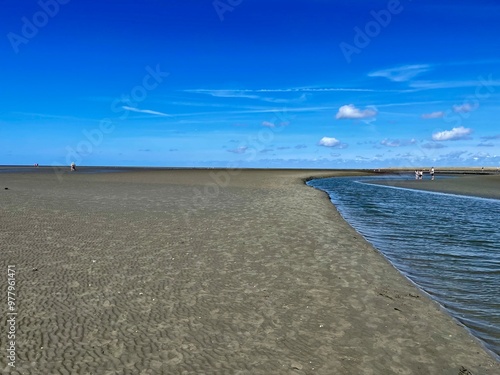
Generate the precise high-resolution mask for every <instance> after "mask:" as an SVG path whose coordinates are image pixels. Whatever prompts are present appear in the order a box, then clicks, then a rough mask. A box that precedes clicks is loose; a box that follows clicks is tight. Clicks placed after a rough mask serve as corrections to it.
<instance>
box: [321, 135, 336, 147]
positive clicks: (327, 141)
mask: <svg viewBox="0 0 500 375" xmlns="http://www.w3.org/2000/svg"><path fill="white" fill-rule="evenodd" d="M319 145H320V146H325V147H336V146H339V145H340V141H339V140H338V139H337V138H330V137H323V138H321V139H320V141H319Z"/></svg>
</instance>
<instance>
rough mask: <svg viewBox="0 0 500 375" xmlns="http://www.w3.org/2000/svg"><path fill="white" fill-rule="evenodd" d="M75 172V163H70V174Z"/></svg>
mask: <svg viewBox="0 0 500 375" xmlns="http://www.w3.org/2000/svg"><path fill="white" fill-rule="evenodd" d="M74 171H76V164H75V162H73V163H71V172H74Z"/></svg>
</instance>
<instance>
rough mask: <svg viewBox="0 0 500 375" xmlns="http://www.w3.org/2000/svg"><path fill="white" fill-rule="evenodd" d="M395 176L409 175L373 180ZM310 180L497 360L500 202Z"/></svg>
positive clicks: (343, 181)
mask: <svg viewBox="0 0 500 375" xmlns="http://www.w3.org/2000/svg"><path fill="white" fill-rule="evenodd" d="M375 178H377V179H380V178H388V179H397V178H408V177H398V176H390V177H375ZM370 179H372V178H366V177H363V178H362V177H356V178H353V177H348V178H343V177H336V178H327V179H320V180H313V181H310V182H309V183H308V184H309V185H310V186H313V187H316V188H318V189H321V190H324V191H326V192H327V193H328V194H329V195H330V198H331V200H332V202H333V203H334V204H335V206H336V207H337V209H338V210H339V212H340V213H341V214H342V216H343V217H344V218H345V219H346V220H347V221H348V222H349V223H350V224H351V225H352V226H353V227H354V228H355V229H356V230H357V231H358V232H359V233H361V234H362V235H363V236H364V237H365V238H366V239H367V240H368V241H369V242H370V243H372V244H373V246H375V247H376V248H377V249H378V250H379V251H380V252H381V253H382V254H384V256H385V257H386V258H388V259H389V260H390V262H391V263H393V264H394V266H395V267H396V268H398V269H399V270H400V271H401V272H402V273H403V274H404V275H405V276H407V277H408V278H409V279H410V280H412V281H413V282H414V283H415V284H417V285H418V286H419V287H420V288H421V289H423V290H424V291H426V292H427V293H428V294H430V295H431V296H432V297H433V298H434V299H436V300H437V301H438V302H439V303H440V304H441V305H442V306H444V307H445V308H446V309H447V310H448V311H449V312H450V314H451V315H453V316H454V317H455V318H456V319H458V320H459V321H460V322H462V323H463V324H464V325H465V326H467V327H468V328H469V329H470V330H471V332H472V333H473V334H474V335H475V336H477V337H478V338H480V339H481V340H482V341H483V342H484V344H485V345H486V346H487V347H488V348H489V349H490V350H492V351H493V352H494V353H496V354H497V355H500V287H499V285H500V229H499V228H500V200H491V199H481V198H474V197H462V196H456V195H446V194H433V193H428V192H420V191H415V190H406V189H394V188H388V187H385V186H379V185H370V184H368V183H364V181H366V182H369V181H370Z"/></svg>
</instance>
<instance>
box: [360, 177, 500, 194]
mask: <svg viewBox="0 0 500 375" xmlns="http://www.w3.org/2000/svg"><path fill="white" fill-rule="evenodd" d="M426 177H427V179H426V180H412V179H411V177H409V179H408V180H405V181H401V180H384V181H371V182H370V183H373V184H377V185H387V186H394V187H400V188H405V189H414V190H426V191H434V192H439V193H448V194H458V195H469V196H476V197H482V198H492V199H500V175H493V176H477V175H476V176H471V175H466V176H458V177H454V178H439V176H437V177H436V179H435V180H434V181H432V180H430V179H429V177H428V176H426Z"/></svg>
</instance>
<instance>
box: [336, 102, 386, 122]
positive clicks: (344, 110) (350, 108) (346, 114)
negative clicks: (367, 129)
mask: <svg viewBox="0 0 500 375" xmlns="http://www.w3.org/2000/svg"><path fill="white" fill-rule="evenodd" d="M376 114H377V111H376V110H375V109H373V108H367V109H363V110H361V109H358V108H356V107H355V106H354V104H348V105H343V106H342V107H340V108H339V111H338V112H337V114H336V115H335V118H336V119H337V120H342V119H365V118H370V117H374V116H375V115H376Z"/></svg>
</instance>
